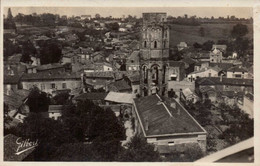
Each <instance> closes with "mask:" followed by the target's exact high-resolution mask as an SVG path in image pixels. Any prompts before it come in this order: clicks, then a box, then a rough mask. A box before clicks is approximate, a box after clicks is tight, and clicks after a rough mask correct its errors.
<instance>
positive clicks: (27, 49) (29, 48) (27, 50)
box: [21, 41, 36, 63]
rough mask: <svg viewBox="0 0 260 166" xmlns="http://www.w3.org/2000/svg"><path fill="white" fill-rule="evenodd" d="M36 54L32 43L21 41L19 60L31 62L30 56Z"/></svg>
mask: <svg viewBox="0 0 260 166" xmlns="http://www.w3.org/2000/svg"><path fill="white" fill-rule="evenodd" d="M35 54H36V48H35V47H34V45H33V43H32V42H30V41H26V42H23V43H22V58H21V62H24V63H29V62H31V56H32V55H35Z"/></svg>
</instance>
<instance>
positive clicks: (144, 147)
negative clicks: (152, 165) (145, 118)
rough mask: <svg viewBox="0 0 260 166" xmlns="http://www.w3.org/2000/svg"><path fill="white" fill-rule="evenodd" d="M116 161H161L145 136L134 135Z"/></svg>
mask: <svg viewBox="0 0 260 166" xmlns="http://www.w3.org/2000/svg"><path fill="white" fill-rule="evenodd" d="M118 161H128V162H140V161H142V162H145V161H147V162H152V161H161V159H160V155H159V153H158V152H157V151H155V147H154V146H153V145H152V144H148V143H147V141H146V140H145V138H143V137H141V136H138V135H135V136H134V137H132V138H131V140H130V142H128V143H127V144H126V149H123V150H122V152H120V154H119V156H118Z"/></svg>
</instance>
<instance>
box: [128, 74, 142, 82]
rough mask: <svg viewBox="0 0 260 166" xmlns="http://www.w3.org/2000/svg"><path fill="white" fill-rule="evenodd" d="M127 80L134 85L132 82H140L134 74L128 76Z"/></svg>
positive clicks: (138, 77) (138, 76) (138, 75)
mask: <svg viewBox="0 0 260 166" xmlns="http://www.w3.org/2000/svg"><path fill="white" fill-rule="evenodd" d="M128 78H129V80H130V81H131V82H132V83H134V82H140V74H134V75H130V76H128Z"/></svg>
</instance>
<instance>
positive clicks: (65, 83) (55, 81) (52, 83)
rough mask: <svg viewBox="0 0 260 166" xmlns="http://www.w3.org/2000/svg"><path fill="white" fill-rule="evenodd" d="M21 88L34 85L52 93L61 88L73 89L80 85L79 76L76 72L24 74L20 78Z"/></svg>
mask: <svg viewBox="0 0 260 166" xmlns="http://www.w3.org/2000/svg"><path fill="white" fill-rule="evenodd" d="M21 84H22V88H23V89H27V90H29V89H31V88H32V87H34V86H36V87H38V88H39V89H40V90H41V91H43V92H46V93H49V94H52V92H53V91H56V90H61V89H70V90H73V89H75V88H77V87H79V86H81V84H82V81H81V76H80V74H78V73H68V72H56V73H55V72H54V73H52V72H40V73H31V74H24V75H23V76H22V78H21Z"/></svg>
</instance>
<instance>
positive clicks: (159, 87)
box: [140, 13, 170, 96]
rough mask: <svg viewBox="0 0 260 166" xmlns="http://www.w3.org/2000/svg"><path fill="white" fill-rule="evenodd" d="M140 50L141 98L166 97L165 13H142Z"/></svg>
mask: <svg viewBox="0 0 260 166" xmlns="http://www.w3.org/2000/svg"><path fill="white" fill-rule="evenodd" d="M141 33H142V34H141V48H140V53H141V57H140V65H141V69H140V78H141V80H140V91H141V95H142V96H147V95H151V94H155V93H157V94H160V95H163V96H164V95H166V92H167V75H168V59H169V38H170V35H169V27H168V26H167V25H166V13H143V26H142V31H141Z"/></svg>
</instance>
